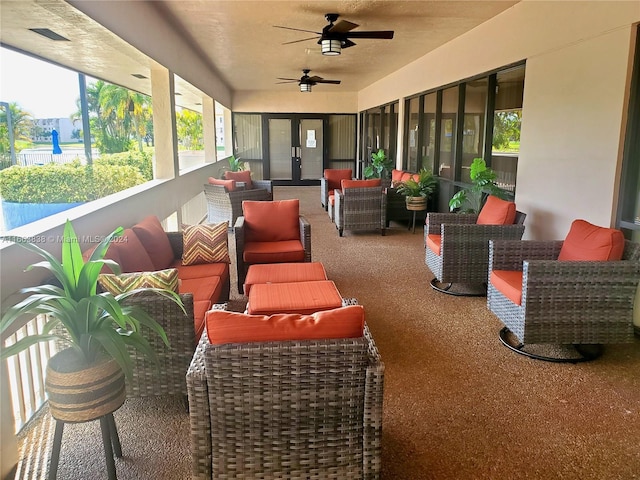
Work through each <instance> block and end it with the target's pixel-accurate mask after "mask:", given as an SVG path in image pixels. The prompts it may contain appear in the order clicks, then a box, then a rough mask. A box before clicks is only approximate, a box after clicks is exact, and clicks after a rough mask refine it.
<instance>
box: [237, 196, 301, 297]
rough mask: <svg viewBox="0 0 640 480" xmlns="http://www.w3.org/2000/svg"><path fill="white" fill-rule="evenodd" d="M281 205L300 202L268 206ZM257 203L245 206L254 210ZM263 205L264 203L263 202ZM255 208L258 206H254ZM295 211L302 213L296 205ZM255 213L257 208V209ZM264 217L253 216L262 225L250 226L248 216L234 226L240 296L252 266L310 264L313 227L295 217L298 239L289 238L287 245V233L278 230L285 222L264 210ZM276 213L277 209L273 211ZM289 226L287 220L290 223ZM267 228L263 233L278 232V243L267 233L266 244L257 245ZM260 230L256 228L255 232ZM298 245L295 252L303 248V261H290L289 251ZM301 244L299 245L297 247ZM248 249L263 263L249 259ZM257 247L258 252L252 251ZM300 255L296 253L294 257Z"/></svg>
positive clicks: (273, 202)
mask: <svg viewBox="0 0 640 480" xmlns="http://www.w3.org/2000/svg"><path fill="white" fill-rule="evenodd" d="M282 202H297V200H282V201H280V202H278V201H272V202H269V203H270V204H271V205H274V206H276V204H278V203H282ZM255 203H256V202H247V203H245V207H244V208H247V204H249V208H251V206H252V205H251V204H255ZM260 203H262V202H260ZM262 206H263V207H266V208H269V206H270V205H262ZM254 207H255V205H254ZM296 209H298V210H297V211H298V212H299V206H298V205H296ZM254 210H255V208H254ZM260 210H261V213H260V214H258V215H254V218H255V217H258V219H257V220H258V222H259V223H261V224H262V225H256V224H254V225H251V226H249V225H248V224H247V221H246V219H245V216H244V215H243V216H240V217H238V218H237V219H236V223H235V224H234V238H235V243H236V272H237V280H238V293H240V294H241V293H242V292H243V291H244V281H245V278H246V277H247V271H248V269H249V265H251V264H252V263H286V262H297V261H302V262H310V261H311V224H310V223H309V222H308V220H307V219H306V218H305V217H304V216H302V215H299V213H296V215H295V217H296V218H297V230H296V238H295V239H293V238H288V239H287V240H286V241H281V240H283V238H282V237H283V235H284V229H279V228H278V224H279V222H281V221H282V219H280V218H277V216H272V215H278V214H277V213H274V214H269V213H266V210H265V208H262V209H260ZM274 212H277V209H276V210H274ZM287 222H288V220H287ZM264 224H268V225H267V228H265V229H264V230H270V231H271V233H273V232H274V231H276V230H277V231H278V233H277V236H278V240H279V241H273V240H274V237H273V235H271V236H267V235H270V233H269V232H268V231H265V237H264V241H256V240H257V238H256V237H257V236H258V235H260V228H259V227H264V226H265V225H264ZM256 227H257V228H256ZM247 236H249V237H250V238H249V241H248V240H247ZM294 241H296V242H295V243H296V244H297V245H296V246H295V248H300V249H301V250H302V252H301V253H302V255H301V257H300V258H293V257H291V256H290V255H291V251H290V250H289V248H290V247H291V243H290V242H294ZM298 242H299V243H298ZM247 246H249V248H250V249H251V250H252V251H253V252H254V253H256V250H257V251H258V252H257V254H256V255H254V257H255V256H259V257H260V259H259V260H257V259H255V258H254V259H251V258H249V255H247ZM254 246H257V249H254V248H253V247H254ZM294 254H295V255H297V252H296V253H294Z"/></svg>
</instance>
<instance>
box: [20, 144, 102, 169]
mask: <svg viewBox="0 0 640 480" xmlns="http://www.w3.org/2000/svg"><path fill="white" fill-rule="evenodd" d="M99 156H100V154H99V152H98V150H96V149H92V150H91V158H92V159H95V158H98V157H99ZM74 160H80V163H82V164H85V163H87V156H86V155H85V152H84V149H83V148H69V149H66V150H64V151H63V152H62V153H57V154H53V153H52V152H51V150H49V149H48V150H43V149H35V148H26V149H24V150H21V151H20V153H18V154H17V155H16V161H17V163H18V165H21V166H23V167H26V166H29V165H45V164H47V163H71V162H73V161H74Z"/></svg>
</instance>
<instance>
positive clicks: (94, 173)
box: [0, 162, 145, 203]
mask: <svg viewBox="0 0 640 480" xmlns="http://www.w3.org/2000/svg"><path fill="white" fill-rule="evenodd" d="M144 182H145V180H144V178H143V177H142V175H141V174H140V172H139V171H138V170H137V169H136V168H135V167H132V166H130V165H123V166H118V165H100V164H96V165H93V166H87V165H80V163H79V162H74V163H68V164H55V163H49V164H47V165H32V166H28V167H20V166H12V167H10V168H6V169H4V170H0V196H1V197H2V198H3V199H4V200H6V201H8V202H18V203H72V202H88V201H91V200H95V199H97V198H102V197H105V196H107V195H110V194H112V193H116V192H120V191H122V190H125V189H127V188H131V187H133V186H135V185H139V184H141V183H144Z"/></svg>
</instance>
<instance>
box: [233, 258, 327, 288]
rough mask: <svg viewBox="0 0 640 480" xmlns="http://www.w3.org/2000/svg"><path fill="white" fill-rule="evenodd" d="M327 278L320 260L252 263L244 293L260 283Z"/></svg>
mask: <svg viewBox="0 0 640 480" xmlns="http://www.w3.org/2000/svg"><path fill="white" fill-rule="evenodd" d="M314 280H327V272H326V271H325V269H324V265H322V263H320V262H296V263H272V264H263V265H250V266H249V271H248V272H247V278H246V279H245V281H244V293H245V295H249V293H250V292H251V286H252V285H255V284H258V283H294V282H310V281H314Z"/></svg>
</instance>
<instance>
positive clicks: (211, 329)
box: [205, 305, 364, 345]
mask: <svg viewBox="0 0 640 480" xmlns="http://www.w3.org/2000/svg"><path fill="white" fill-rule="evenodd" d="M205 321H206V324H207V335H208V336H209V341H210V342H211V343H212V344H213V345H222V344H224V343H244V342H275V341H287V340H318V339H326V338H356V337H361V336H362V332H363V330H364V307H363V306H362V305H349V306H347V307H341V308H336V309H333V310H325V311H322V312H317V313H314V314H313V315H300V314H295V313H277V314H274V315H270V316H267V315H247V314H244V313H237V312H228V311H226V310H209V311H208V312H207V314H206V319H205Z"/></svg>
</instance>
